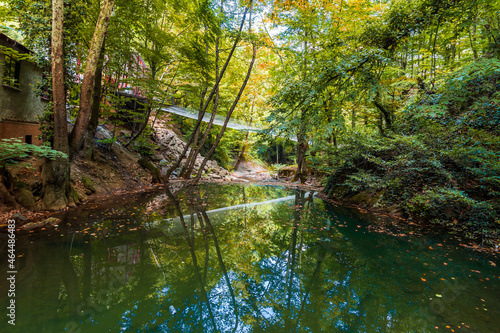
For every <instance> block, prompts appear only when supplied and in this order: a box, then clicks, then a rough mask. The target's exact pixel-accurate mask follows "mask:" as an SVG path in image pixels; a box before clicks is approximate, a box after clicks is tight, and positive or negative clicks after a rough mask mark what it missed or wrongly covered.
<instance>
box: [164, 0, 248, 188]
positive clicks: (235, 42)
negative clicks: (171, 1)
mask: <svg viewBox="0 0 500 333" xmlns="http://www.w3.org/2000/svg"><path fill="white" fill-rule="evenodd" d="M252 3H253V0H251V1H250V5H249V6H251V5H252ZM247 12H248V7H246V8H245V12H244V14H243V19H242V20H241V25H240V30H239V31H238V36H237V37H236V39H235V40H234V44H233V47H232V48H231V51H230V52H229V55H228V57H227V59H226V62H225V63H224V66H223V67H222V70H221V73H220V75H219V77H218V78H217V80H216V82H215V85H214V87H213V88H212V91H211V92H210V95H209V96H208V99H207V101H206V102H205V106H204V107H203V110H202V114H201V117H200V118H199V119H198V121H197V122H196V124H195V127H194V130H193V131H196V130H197V128H198V127H200V124H201V120H202V119H203V116H204V115H205V111H206V110H207V108H208V104H209V103H210V102H211V101H212V98H213V97H214V95H215V92H216V90H217V89H218V87H219V84H220V81H221V80H222V77H223V76H224V73H225V71H226V69H227V67H228V65H229V62H230V61H231V58H232V57H233V54H234V51H235V50H236V47H237V46H238V43H239V41H240V39H241V30H242V29H243V25H244V24H245V18H246V15H247ZM194 134H195V133H194V132H193V134H191V137H190V138H189V140H188V142H187V143H186V146H185V147H184V150H183V151H182V153H181V155H180V156H179V157H178V158H177V161H176V162H175V163H174V164H173V165H172V166H171V167H170V168H169V169H168V171H167V175H166V178H167V181H168V179H170V175H171V174H172V172H173V171H174V170H175V169H177V168H178V167H179V165H180V164H181V161H182V159H183V158H184V156H186V152H187V151H188V149H189V146H190V145H191V143H192V142H193V138H194Z"/></svg>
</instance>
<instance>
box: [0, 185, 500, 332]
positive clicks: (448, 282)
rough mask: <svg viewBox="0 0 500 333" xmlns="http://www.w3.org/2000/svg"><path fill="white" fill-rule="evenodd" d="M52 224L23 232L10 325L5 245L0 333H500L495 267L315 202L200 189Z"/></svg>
mask: <svg viewBox="0 0 500 333" xmlns="http://www.w3.org/2000/svg"><path fill="white" fill-rule="evenodd" d="M226 207H230V208H226ZM225 208H226V209H225ZM180 216H182V218H180ZM61 218H62V219H63V220H64V221H65V222H70V223H71V224H70V225H63V224H61V226H60V227H59V231H58V232H53V233H52V234H51V235H50V236H48V237H47V236H44V237H39V236H27V235H26V236H22V235H19V236H18V239H17V243H16V251H17V255H19V257H18V258H17V259H16V268H17V272H18V273H17V281H16V298H15V299H16V326H11V325H9V324H8V323H7V318H6V313H7V310H6V306H7V304H8V303H7V302H8V301H9V300H8V298H7V289H8V288H7V283H6V282H5V281H6V277H5V274H6V273H5V272H7V271H8V268H7V263H6V257H7V255H6V251H7V248H6V246H5V244H6V242H5V238H2V239H1V240H2V243H1V244H2V246H1V248H0V257H1V258H2V261H1V267H0V270H1V272H2V276H3V278H2V283H1V290H0V305H1V308H2V309H4V310H3V312H4V314H2V323H1V332H84V333H85V332H263V331H266V332H452V330H453V331H454V332H459V331H463V332H500V302H499V300H500V288H499V286H500V271H499V268H497V267H496V263H497V260H496V258H494V257H490V256H487V255H484V254H480V253H477V252H474V251H472V250H469V249H464V248H462V247H457V245H456V242H455V241H454V240H452V239H447V238H446V237H445V236H438V235H435V234H433V233H432V232H427V233H426V234H424V235H417V234H416V231H417V230H412V229H405V230H401V229H395V228H390V229H389V230H387V231H388V232H380V230H379V228H374V224H373V221H372V219H373V218H371V217H370V216H363V215H361V214H359V213H356V212H355V211H352V210H348V209H344V208H340V207H335V206H332V205H329V204H327V203H325V202H323V201H322V200H320V199H318V198H315V197H313V196H312V195H311V193H304V192H301V191H291V190H284V189H280V188H276V187H261V186H246V187H243V186H238V185H203V186H200V187H197V188H190V189H184V190H180V191H177V193H175V192H174V193H170V192H168V193H167V192H162V193H152V194H144V195H138V196H136V197H133V198H131V197H128V196H124V197H116V198H111V199H109V200H106V201H102V202H97V203H90V204H88V205H85V206H81V207H79V208H77V209H74V210H71V211H69V212H66V213H64V215H61Z"/></svg>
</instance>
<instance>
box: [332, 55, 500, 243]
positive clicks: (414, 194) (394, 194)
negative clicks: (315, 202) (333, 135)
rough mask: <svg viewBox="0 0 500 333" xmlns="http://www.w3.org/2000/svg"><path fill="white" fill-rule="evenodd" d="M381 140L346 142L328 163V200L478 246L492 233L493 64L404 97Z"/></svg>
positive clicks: (496, 72)
mask: <svg viewBox="0 0 500 333" xmlns="http://www.w3.org/2000/svg"><path fill="white" fill-rule="evenodd" d="M409 94H411V95H413V96H412V97H409V102H408V104H407V105H406V106H405V107H404V108H403V109H401V110H399V111H398V112H397V113H396V115H395V119H394V120H395V126H394V129H393V132H392V133H388V135H387V136H386V137H363V136H361V135H354V136H352V137H350V139H348V141H347V142H346V143H345V144H344V145H343V146H342V147H341V148H340V149H338V150H337V151H336V153H335V154H333V155H332V156H331V157H330V161H329V162H330V165H332V166H333V167H331V169H330V172H329V178H328V182H327V186H326V189H325V191H326V193H327V195H329V196H330V197H334V198H336V199H341V200H350V201H351V202H364V201H366V200H368V203H369V204H370V205H372V206H375V207H389V208H393V209H396V210H399V211H401V212H402V213H404V214H405V215H407V216H408V217H411V218H412V219H417V220H420V221H424V222H429V223H433V224H438V225H443V226H446V227H449V228H450V229H451V230H453V231H455V232H459V233H461V234H464V235H465V236H467V237H469V238H471V239H474V240H476V241H477V242H478V243H481V244H482V245H484V246H493V245H494V244H495V242H498V235H499V229H500V228H499V227H500V201H499V196H500V177H499V175H500V159H499V154H500V138H499V135H500V61H499V60H498V59H494V58H493V59H491V58H490V59H488V58H484V59H481V60H479V61H477V62H475V63H472V64H470V65H467V66H465V67H463V68H461V69H460V70H458V71H455V72H454V73H452V74H451V75H449V76H447V77H446V78H444V80H442V81H441V82H440V83H439V85H438V86H437V87H436V91H433V92H429V91H423V90H419V91H418V92H416V88H415V89H413V91H411V90H410V93H409Z"/></svg>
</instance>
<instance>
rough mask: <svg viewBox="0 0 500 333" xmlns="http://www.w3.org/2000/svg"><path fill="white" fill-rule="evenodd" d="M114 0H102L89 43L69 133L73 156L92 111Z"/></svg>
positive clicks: (78, 146)
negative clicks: (97, 71) (74, 118)
mask: <svg viewBox="0 0 500 333" xmlns="http://www.w3.org/2000/svg"><path fill="white" fill-rule="evenodd" d="M114 3H115V0H103V3H102V6H101V12H100V13H99V18H98V19H97V24H96V27H95V30H94V36H93V37H92V42H91V43H90V49H89V54H88V56H87V62H86V65H85V72H84V74H83V82H82V89H81V94H80V109H79V110H78V117H77V118H76V123H75V127H73V130H72V131H71V134H70V154H71V156H74V154H75V153H76V152H78V150H79V149H80V147H81V146H82V143H83V140H84V137H85V132H86V130H87V126H88V124H89V121H90V115H91V111H92V90H93V88H94V80H95V75H96V70H97V63H98V62H99V58H100V56H101V49H102V46H103V43H104V38H105V36H106V32H107V30H108V25H109V19H110V17H111V13H112V11H113V6H114Z"/></svg>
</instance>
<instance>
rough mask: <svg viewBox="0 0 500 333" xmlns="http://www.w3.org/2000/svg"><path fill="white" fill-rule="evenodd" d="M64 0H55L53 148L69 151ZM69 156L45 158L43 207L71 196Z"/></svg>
mask: <svg viewBox="0 0 500 333" xmlns="http://www.w3.org/2000/svg"><path fill="white" fill-rule="evenodd" d="M63 6H64V3H63V0H53V1H52V40H51V48H52V50H51V53H52V54H51V57H52V91H53V93H52V100H53V104H54V142H53V144H52V148H53V149H54V150H58V151H60V152H63V153H65V154H68V151H69V148H68V125H67V122H66V90H65V87H64V52H63V9H64V7H63ZM69 176H70V169H69V159H68V156H66V157H65V158H63V157H60V158H57V159H47V158H46V159H45V163H44V165H43V170H42V179H43V195H42V196H43V198H42V208H43V209H50V210H59V209H63V208H65V207H66V206H67V205H68V203H69V199H68V198H70V197H71V196H70V183H69Z"/></svg>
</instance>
